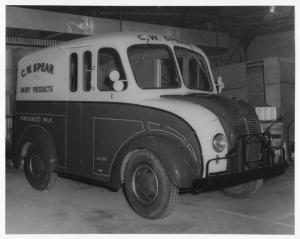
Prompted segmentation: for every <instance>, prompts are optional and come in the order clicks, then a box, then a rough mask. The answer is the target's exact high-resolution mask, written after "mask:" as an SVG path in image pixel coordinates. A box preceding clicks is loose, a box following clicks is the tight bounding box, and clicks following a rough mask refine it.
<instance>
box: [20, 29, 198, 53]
mask: <svg viewBox="0 0 300 239" xmlns="http://www.w3.org/2000/svg"><path fill="white" fill-rule="evenodd" d="M99 42H110V43H114V44H116V45H121V46H129V45H133V44H145V43H149V44H167V45H173V46H183V47H186V48H189V49H195V48H197V50H198V51H200V52H201V53H203V51H201V49H199V48H198V47H196V46H195V45H193V44H188V43H185V42H183V41H181V40H179V39H175V38H172V37H169V36H164V35H161V34H156V33H149V32H112V33H104V34H99V35H94V36H88V37H83V38H79V39H75V40H71V41H67V42H64V43H61V44H59V45H55V46H50V47H46V48H43V49H41V50H38V51H36V52H33V53H32V54H30V55H35V54H41V53H45V52H49V51H53V50H56V49H57V50H59V49H67V48H73V47H81V46H82V47H84V46H91V45H97V44H98V43H99ZM24 58H26V56H25V57H24Z"/></svg>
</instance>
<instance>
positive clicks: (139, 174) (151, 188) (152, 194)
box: [132, 165, 158, 204]
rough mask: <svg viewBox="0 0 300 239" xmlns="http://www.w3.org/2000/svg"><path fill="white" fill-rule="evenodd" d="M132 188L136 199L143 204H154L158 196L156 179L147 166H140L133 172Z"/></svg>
mask: <svg viewBox="0 0 300 239" xmlns="http://www.w3.org/2000/svg"><path fill="white" fill-rule="evenodd" d="M132 187H133V191H134V194H135V196H136V198H137V199H138V200H139V201H140V202H141V203H143V204H150V203H152V202H154V200H155V199H156V197H157V195H158V179H157V176H156V174H155V172H154V171H153V169H152V168H151V167H150V166H148V165H140V166H138V167H137V168H136V169H135V170H134V172H133V180H132Z"/></svg>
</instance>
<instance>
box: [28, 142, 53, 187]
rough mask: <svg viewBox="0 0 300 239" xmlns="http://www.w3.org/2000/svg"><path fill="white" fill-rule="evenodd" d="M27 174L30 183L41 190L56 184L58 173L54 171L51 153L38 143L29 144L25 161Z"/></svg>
mask: <svg viewBox="0 0 300 239" xmlns="http://www.w3.org/2000/svg"><path fill="white" fill-rule="evenodd" d="M24 172H25V176H26V178H27V180H28V182H29V183H30V185H31V186H32V187H33V188H35V189H37V190H40V191H43V190H47V189H50V188H51V187H53V186H54V184H55V181H56V179H57V174H56V173H53V172H52V162H51V155H49V154H48V153H45V151H44V150H42V148H41V147H40V146H38V145H37V144H32V145H30V146H29V148H28V151H27V154H26V156H25V162H24Z"/></svg>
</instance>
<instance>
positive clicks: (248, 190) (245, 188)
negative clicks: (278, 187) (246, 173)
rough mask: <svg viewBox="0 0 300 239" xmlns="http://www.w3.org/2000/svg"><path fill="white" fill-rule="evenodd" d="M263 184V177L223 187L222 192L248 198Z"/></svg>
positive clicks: (235, 196)
mask: <svg viewBox="0 0 300 239" xmlns="http://www.w3.org/2000/svg"><path fill="white" fill-rule="evenodd" d="M262 185H263V179H258V180H255V181H252V182H249V183H244V184H239V185H236V186H232V187H228V188H224V189H222V192H223V193H224V194H225V195H227V196H230V197H234V198H247V197H250V196H252V195H253V194H255V193H256V192H257V191H258V190H259V189H260V188H261V186H262Z"/></svg>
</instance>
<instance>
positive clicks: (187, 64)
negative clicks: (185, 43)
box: [175, 47, 213, 91]
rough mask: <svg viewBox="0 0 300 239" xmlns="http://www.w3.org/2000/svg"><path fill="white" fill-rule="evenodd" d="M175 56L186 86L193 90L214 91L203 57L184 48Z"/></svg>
mask: <svg viewBox="0 0 300 239" xmlns="http://www.w3.org/2000/svg"><path fill="white" fill-rule="evenodd" d="M175 54H176V58H177V62H178V65H179V68H180V72H181V75H182V78H183V82H184V84H185V86H186V87H187V88H189V89H193V90H202V91H212V90H213V86H212V83H211V79H210V75H209V71H208V67H207V64H206V61H205V59H204V57H203V56H202V55H200V54H199V53H197V52H195V51H191V50H188V49H186V48H182V47H175Z"/></svg>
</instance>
